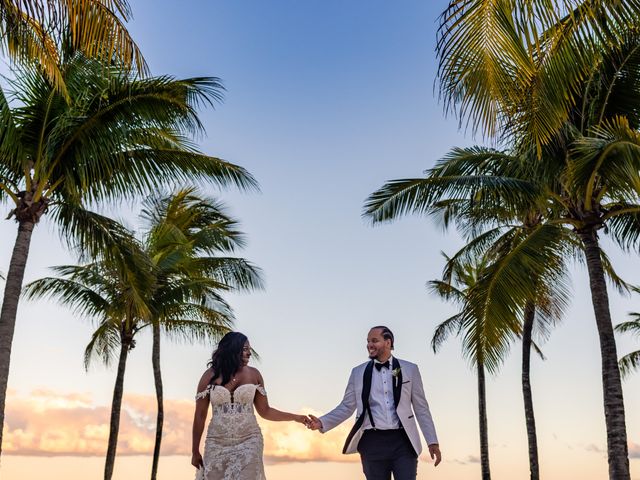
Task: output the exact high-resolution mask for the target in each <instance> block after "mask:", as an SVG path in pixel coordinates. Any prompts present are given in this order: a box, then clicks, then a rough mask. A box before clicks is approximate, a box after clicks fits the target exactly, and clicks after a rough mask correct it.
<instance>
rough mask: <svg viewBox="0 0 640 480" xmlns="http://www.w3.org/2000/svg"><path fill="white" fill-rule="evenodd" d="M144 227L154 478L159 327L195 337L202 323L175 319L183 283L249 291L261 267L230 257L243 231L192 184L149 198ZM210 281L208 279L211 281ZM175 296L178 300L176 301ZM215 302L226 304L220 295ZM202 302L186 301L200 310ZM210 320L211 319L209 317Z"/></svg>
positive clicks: (199, 334) (159, 393)
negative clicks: (151, 274) (151, 271)
mask: <svg viewBox="0 0 640 480" xmlns="http://www.w3.org/2000/svg"><path fill="white" fill-rule="evenodd" d="M143 218H145V219H146V221H147V224H148V230H147V233H146V234H145V243H144V245H145V250H146V252H147V255H149V257H150V259H151V261H152V263H153V265H154V267H155V272H156V288H155V290H154V292H153V296H152V297H151V300H150V302H149V303H150V306H151V316H150V319H149V320H150V322H151V323H152V329H153V350H152V364H153V373H154V380H155V388H156V399H157V404H158V412H157V420H156V439H155V446H154V450H153V462H152V468H151V479H152V480H155V478H156V476H157V472H158V462H159V459H160V445H161V442H162V428H163V421H164V407H163V393H162V392H163V388H162V375H161V370H160V338H161V332H162V331H164V333H166V334H169V335H171V336H175V335H176V334H179V335H180V336H182V337H186V338H189V339H191V340H192V339H194V338H191V337H195V339H198V338H200V337H202V334H203V333H207V332H206V331H202V330H201V328H200V327H201V324H199V323H195V324H194V325H193V328H192V327H190V326H189V325H188V324H187V323H184V322H182V323H180V325H181V326H183V327H186V328H185V329H183V330H181V331H176V330H175V328H174V325H176V324H175V323H174V322H173V321H168V320H170V319H172V318H173V317H175V316H176V315H177V316H178V317H180V316H181V315H183V313H182V310H183V309H185V307H186V305H185V304H184V302H183V300H182V297H183V295H184V293H185V290H184V289H185V288H188V289H193V288H194V287H195V288H200V287H201V286H202V285H200V283H201V282H200V280H201V279H211V280H213V281H214V282H218V285H217V290H218V291H219V292H221V293H222V292H227V291H233V290H241V291H242V290H244V291H250V290H254V289H260V288H262V280H261V278H260V277H261V276H260V271H259V269H257V268H256V267H254V266H253V265H251V264H250V263H249V262H247V261H246V260H245V259H243V258H238V257H229V256H227V255H228V254H229V253H232V252H233V251H234V250H235V249H237V248H240V247H242V246H244V237H243V235H242V233H241V232H240V231H239V230H237V226H238V223H237V221H236V220H234V219H233V218H231V217H229V216H228V215H227V214H226V213H225V211H224V207H223V205H221V204H220V203H218V202H216V201H215V200H213V199H209V198H205V197H202V196H200V195H198V193H197V192H196V190H195V189H193V188H186V189H181V190H179V191H177V192H176V193H174V194H172V195H169V196H162V197H156V198H153V199H152V201H150V202H148V205H147V208H146V209H145V210H144V211H143ZM209 283H210V282H207V287H209V286H210V285H209ZM176 302H177V303H176ZM218 302H219V303H220V304H221V305H225V311H230V309H229V308H228V307H227V305H226V302H224V300H223V299H222V298H221V297H220V298H218ZM200 308H201V307H200V304H197V303H194V304H191V305H188V309H193V310H195V311H197V310H199V309H200ZM212 320H214V319H212Z"/></svg>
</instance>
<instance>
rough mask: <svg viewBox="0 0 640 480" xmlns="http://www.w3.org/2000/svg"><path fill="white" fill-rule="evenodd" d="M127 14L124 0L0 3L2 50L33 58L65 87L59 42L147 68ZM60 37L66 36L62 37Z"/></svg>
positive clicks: (16, 0)
mask: <svg viewBox="0 0 640 480" xmlns="http://www.w3.org/2000/svg"><path fill="white" fill-rule="evenodd" d="M130 18H131V9H130V7H129V4H128V2H127V1H126V0H9V1H5V2H2V4H0V40H1V41H2V45H3V49H2V50H3V52H6V53H8V55H9V58H11V59H12V60H17V61H19V62H26V63H30V64H35V65H37V66H38V68H39V69H40V70H41V71H42V72H43V74H44V75H45V77H46V78H47V79H48V80H49V81H50V82H51V83H52V84H53V85H55V86H56V88H59V89H61V91H64V89H65V88H66V87H65V86H64V80H63V78H62V72H61V71H60V54H59V46H60V43H61V42H64V43H66V44H67V46H68V47H70V48H72V49H73V50H76V51H80V52H83V53H84V54H85V55H86V56H88V57H95V58H99V59H101V60H107V61H110V60H111V59H112V58H113V57H114V56H115V58H117V59H118V61H120V62H122V64H123V65H126V66H127V67H129V66H134V67H135V68H136V69H137V70H138V71H140V72H146V71H147V66H146V64H145V61H144V59H143V57H142V54H141V53H140V50H139V49H138V47H137V45H136V44H135V42H134V41H133V39H132V38H131V36H130V35H129V32H128V31H127V29H126V27H125V23H126V22H127V21H128V20H129V19H130ZM63 39H64V40H63Z"/></svg>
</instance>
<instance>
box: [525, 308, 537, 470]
mask: <svg viewBox="0 0 640 480" xmlns="http://www.w3.org/2000/svg"><path fill="white" fill-rule="evenodd" d="M535 316H536V306H535V304H534V303H533V302H527V304H526V305H525V308H524V323H523V326H522V395H523V397H524V417H525V422H526V424H527V439H528V441H529V471H530V472H531V480H539V479H540V471H539V466H538V438H537V436H536V418H535V416H534V414H533V396H532V395H531V382H530V380H529V374H530V372H531V333H532V331H533V321H534V319H535Z"/></svg>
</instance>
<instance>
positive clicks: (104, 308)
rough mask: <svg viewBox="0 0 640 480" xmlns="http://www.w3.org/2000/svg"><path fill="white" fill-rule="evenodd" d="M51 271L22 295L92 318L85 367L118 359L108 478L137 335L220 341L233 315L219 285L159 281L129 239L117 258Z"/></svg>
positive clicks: (177, 278)
mask: <svg viewBox="0 0 640 480" xmlns="http://www.w3.org/2000/svg"><path fill="white" fill-rule="evenodd" d="M53 270H54V271H55V272H56V273H58V274H59V275H60V276H59V277H47V278H43V279H40V280H36V281H34V282H32V283H30V284H28V285H27V286H25V289H24V290H25V295H26V297H27V298H29V299H37V298H47V297H48V298H55V299H57V300H58V301H59V302H60V303H61V304H63V305H66V306H69V307H71V308H73V309H74V311H75V312H76V313H78V314H79V315H81V316H87V317H90V318H92V319H94V321H95V322H96V325H97V328H96V330H95V332H94V333H93V335H92V338H91V341H90V342H89V344H88V346H87V348H86V350H85V367H86V368H88V367H89V365H90V362H91V360H92V359H94V358H98V359H100V360H102V361H103V362H104V363H105V364H107V365H109V364H110V363H111V362H112V361H113V359H114V358H115V357H117V358H118V371H117V375H116V382H115V388H114V394H113V401H112V407H111V422H110V429H109V441H108V448H107V456H106V462H105V473H104V478H105V480H109V479H111V477H112V475H113V467H114V462H115V456H116V447H117V443H118V431H119V424H120V412H121V408H122V397H123V392H124V374H125V369H126V362H127V358H128V354H129V352H130V351H131V349H133V348H134V347H135V340H136V336H137V334H138V333H139V332H140V331H141V330H142V329H144V328H146V327H154V326H156V325H157V326H158V327H159V329H161V330H163V331H165V332H168V333H169V334H170V335H172V336H174V337H176V336H178V337H182V338H187V339H193V338H197V339H206V340H208V339H213V338H218V337H220V336H221V335H223V334H224V333H226V332H227V331H229V328H230V326H231V323H232V319H233V318H232V313H231V310H230V308H229V307H228V305H227V303H226V302H225V301H224V300H223V299H222V298H221V297H220V295H219V291H220V288H221V286H220V282H218V281H217V280H215V279H213V278H211V277H204V276H199V277H195V278H188V277H187V276H186V275H175V276H173V277H171V278H164V279H163V278H162V277H160V276H158V273H159V270H158V267H157V265H156V264H154V263H153V261H152V259H151V258H150V257H149V256H148V255H147V254H146V252H145V251H144V249H143V248H142V245H140V244H137V243H136V242H133V241H132V243H131V244H130V245H129V246H128V252H127V254H126V255H122V256H121V257H120V258H118V257H117V256H113V255H112V256H110V257H109V258H108V259H102V260H98V261H96V262H93V263H90V264H86V265H82V266H59V267H53ZM159 282H162V283H159ZM160 291H162V292H163V294H162V295H161V294H160V293H159V292H160Z"/></svg>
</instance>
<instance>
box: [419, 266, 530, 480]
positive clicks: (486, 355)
mask: <svg viewBox="0 0 640 480" xmlns="http://www.w3.org/2000/svg"><path fill="white" fill-rule="evenodd" d="M445 258H446V257H445ZM486 267H487V264H486V259H482V258H476V259H475V261H472V262H465V263H463V262H459V261H455V260H453V261H452V260H451V259H449V258H447V268H446V269H445V274H444V276H443V279H442V280H432V281H430V282H429V286H430V287H431V290H432V291H433V292H434V293H436V294H437V295H439V296H440V297H441V298H442V299H444V300H447V301H451V302H453V303H455V304H456V305H458V306H459V308H460V311H459V312H458V313H456V314H455V315H453V316H451V317H449V318H448V319H446V320H445V321H444V322H442V323H441V324H439V325H438V326H437V327H436V330H435V332H434V334H433V338H432V339H431V346H432V348H433V351H434V353H437V352H438V350H439V349H440V347H441V346H442V344H443V343H444V342H445V340H447V339H448V338H449V336H450V335H451V334H455V335H456V336H458V337H461V340H462V353H463V355H464V357H465V358H466V359H467V360H468V361H469V363H470V364H471V365H472V366H473V368H474V369H475V371H476V375H477V381H478V419H479V422H478V426H479V432H480V466H481V472H482V479H483V480H490V479H491V469H490V467H489V434H488V421H487V396H486V379H485V374H486V372H487V371H489V372H491V373H495V372H497V370H498V368H499V366H500V364H501V363H502V361H503V359H504V357H505V356H506V354H507V353H508V346H509V341H510V340H511V339H512V338H513V337H514V336H515V335H517V331H511V332H502V333H501V334H500V335H496V332H495V331H494V325H492V324H491V323H489V322H487V321H486V317H485V315H483V313H482V311H480V310H478V309H477V308H475V306H474V305H473V304H472V303H470V301H469V300H470V293H471V292H472V291H473V289H474V288H476V286H477V284H478V282H479V278H480V277H481V276H482V275H484V269H485V268H486ZM505 333H506V335H504V334H505ZM496 340H497V341H496Z"/></svg>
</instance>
